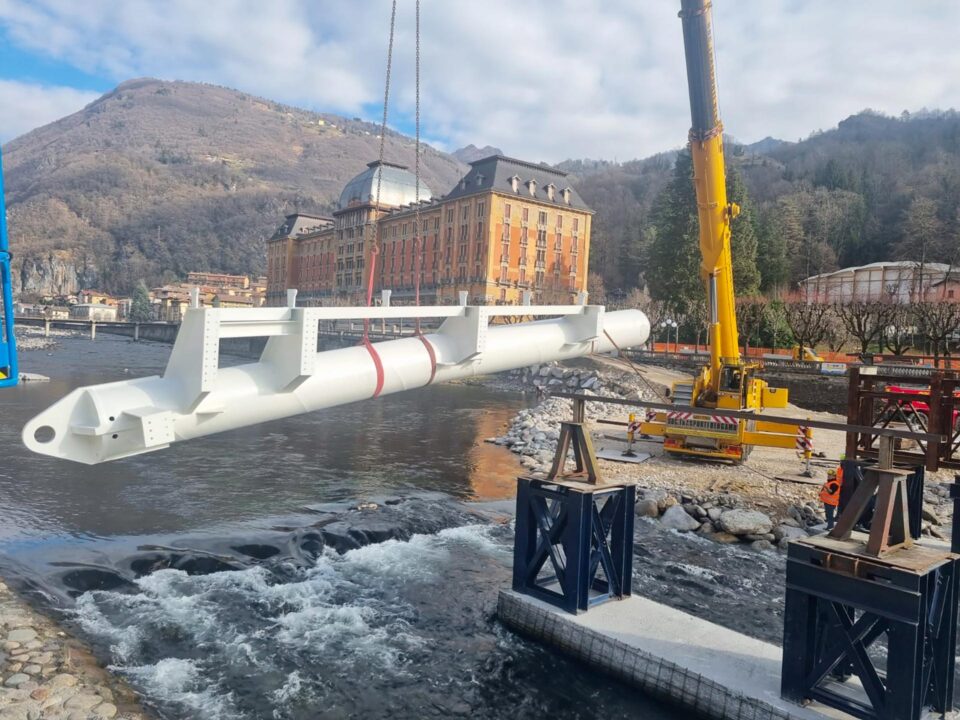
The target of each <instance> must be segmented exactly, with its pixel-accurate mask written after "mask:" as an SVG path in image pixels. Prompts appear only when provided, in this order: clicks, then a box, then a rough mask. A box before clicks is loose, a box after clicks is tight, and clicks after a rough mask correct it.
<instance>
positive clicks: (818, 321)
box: [783, 296, 832, 358]
mask: <svg viewBox="0 0 960 720" xmlns="http://www.w3.org/2000/svg"><path fill="white" fill-rule="evenodd" d="M783 315H784V319H785V320H786V321H787V325H788V326H789V328H790V331H791V332H792V333H793V339H794V340H795V341H796V343H797V345H799V355H798V357H801V358H802V357H804V350H805V349H806V348H810V349H811V350H814V349H815V348H816V346H817V343H819V342H822V341H823V339H824V338H825V337H826V336H827V333H828V332H829V331H830V322H831V321H832V317H831V315H832V313H831V311H830V305H828V304H827V303H821V302H807V301H806V300H804V299H803V298H802V297H800V296H795V297H791V298H789V299H787V300H785V301H784V303H783Z"/></svg>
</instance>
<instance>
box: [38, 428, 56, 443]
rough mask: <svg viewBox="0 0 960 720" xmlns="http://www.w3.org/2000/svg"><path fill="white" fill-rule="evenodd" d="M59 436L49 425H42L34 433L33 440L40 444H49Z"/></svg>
mask: <svg viewBox="0 0 960 720" xmlns="http://www.w3.org/2000/svg"><path fill="white" fill-rule="evenodd" d="M56 436H57V431H56V430H54V429H53V428H52V427H50V426H49V425H41V426H40V427H38V428H37V429H36V430H34V432H33V439H34V440H36V441H37V442H38V443H48V442H50V441H52V440H53V439H54V438H55V437H56Z"/></svg>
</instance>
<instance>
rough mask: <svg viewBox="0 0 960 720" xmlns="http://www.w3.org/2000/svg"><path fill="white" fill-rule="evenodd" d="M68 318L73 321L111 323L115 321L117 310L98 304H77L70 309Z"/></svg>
mask: <svg viewBox="0 0 960 720" xmlns="http://www.w3.org/2000/svg"><path fill="white" fill-rule="evenodd" d="M70 317H71V318H73V319H75V320H95V321H97V322H113V321H115V320H116V319H117V308H115V307H113V306H112V305H100V304H98V303H78V304H77V305H73V306H72V307H71V308H70Z"/></svg>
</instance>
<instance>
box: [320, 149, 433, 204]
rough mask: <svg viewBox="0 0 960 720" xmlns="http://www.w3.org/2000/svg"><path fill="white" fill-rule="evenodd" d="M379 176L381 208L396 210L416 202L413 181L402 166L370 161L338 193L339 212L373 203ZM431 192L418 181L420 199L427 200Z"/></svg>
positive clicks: (415, 184) (411, 176)
mask: <svg viewBox="0 0 960 720" xmlns="http://www.w3.org/2000/svg"><path fill="white" fill-rule="evenodd" d="M381 173H382V175H383V179H382V181H381V182H380V205H381V206H382V207H399V206H401V205H406V204H408V203H412V202H415V201H416V199H417V178H416V175H414V174H413V173H412V172H410V171H409V170H407V168H405V167H404V166H403V165H394V164H393V163H388V162H385V163H383V164H382V165H381V163H380V162H379V161H376V160H375V161H374V162H372V163H369V164H368V165H367V169H366V170H364V171H363V172H362V173H360V174H359V175H357V176H356V177H355V178H353V180H351V181H350V182H348V183H347V184H346V186H345V187H344V188H343V192H341V193H340V202H339V204H338V206H337V209H339V210H345V209H347V208H348V207H350V206H351V205H363V204H366V203H375V202H376V195H377V176H378V175H380V174H381ZM432 195H433V193H432V192H431V190H430V188H428V187H427V186H426V185H425V184H424V182H423V179H422V178H421V180H420V200H421V201H423V200H429V199H430V198H431V197H432Z"/></svg>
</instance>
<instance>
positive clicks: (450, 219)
mask: <svg viewBox="0 0 960 720" xmlns="http://www.w3.org/2000/svg"><path fill="white" fill-rule="evenodd" d="M447 222H448V223H452V222H453V208H447Z"/></svg>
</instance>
